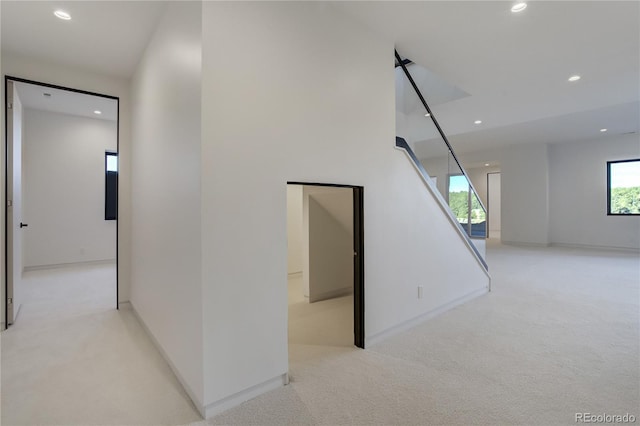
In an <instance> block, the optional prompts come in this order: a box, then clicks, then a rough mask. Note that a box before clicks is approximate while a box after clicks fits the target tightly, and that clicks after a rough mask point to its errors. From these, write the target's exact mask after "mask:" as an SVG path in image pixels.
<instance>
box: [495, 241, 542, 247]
mask: <svg viewBox="0 0 640 426" xmlns="http://www.w3.org/2000/svg"><path fill="white" fill-rule="evenodd" d="M501 243H502V244H506V245H508V246H517V247H549V243H529V242H524V241H505V240H502V241H501Z"/></svg>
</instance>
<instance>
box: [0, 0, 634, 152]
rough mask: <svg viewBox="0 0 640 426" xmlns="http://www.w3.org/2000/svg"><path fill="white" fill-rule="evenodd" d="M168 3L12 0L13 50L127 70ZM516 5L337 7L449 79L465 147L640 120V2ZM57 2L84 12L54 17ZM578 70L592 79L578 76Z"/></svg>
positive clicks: (594, 132)
mask: <svg viewBox="0 0 640 426" xmlns="http://www.w3.org/2000/svg"><path fill="white" fill-rule="evenodd" d="M165 4H166V3H165V2H163V1H8V0H2V1H0V15H1V38H2V49H3V51H6V52H17V53H20V54H22V55H27V56H35V57H39V58H42V59H46V60H49V61H53V62H58V63H62V64H67V65H71V66H76V67H80V68H83V69H87V70H92V71H95V72H99V73H103V74H109V75H114V76H121V77H125V78H128V77H130V76H131V75H132V73H133V72H134V70H135V67H136V65H137V63H138V60H139V58H140V55H141V53H142V52H143V50H144V48H145V46H146V45H147V43H148V41H149V39H150V37H151V34H152V32H153V30H154V27H155V25H156V23H157V21H158V19H159V17H160V15H161V13H162V11H163V9H164V6H165ZM511 4H512V3H511V2H507V1H408V2H394V1H387V2H376V1H373V2H369V1H363V2H360V1H354V2H335V3H331V7H335V8H336V9H338V10H339V11H341V12H343V13H346V14H348V15H350V16H351V17H352V18H353V19H355V20H357V21H360V22H361V23H363V24H364V25H366V26H368V27H370V28H371V29H372V30H373V31H374V32H376V33H377V34H378V36H379V37H382V38H384V39H387V40H390V41H392V42H393V44H394V45H395V46H396V47H397V49H398V51H399V52H400V54H401V55H402V56H403V57H407V58H410V59H412V60H413V61H414V62H416V64H417V66H422V67H424V68H426V69H427V70H428V73H430V74H431V75H432V76H435V77H437V78H439V79H440V82H439V83H438V85H437V88H436V89H437V90H441V92H439V93H433V94H432V98H433V99H434V101H433V105H432V109H433V110H434V112H435V115H436V117H437V118H438V121H439V122H440V124H441V126H442V128H443V129H444V131H445V133H446V134H447V135H448V136H449V138H450V140H451V141H452V144H453V145H454V148H456V147H457V146H458V148H459V149H460V150H464V151H468V150H481V149H484V148H485V147H487V146H501V145H506V144H512V143H524V142H563V141H569V140H579V139H589V138H595V137H601V136H602V135H601V134H599V133H598V132H599V129H600V128H602V127H606V128H609V129H610V131H609V132H608V133H607V134H608V135H614V134H616V133H627V132H629V131H636V132H637V131H638V130H640V129H639V128H640V119H639V117H638V102H639V100H640V78H639V76H640V2H638V1H536V0H534V1H529V2H528V5H529V6H528V8H527V9H526V10H525V11H524V12H522V13H519V14H513V13H511V12H510V10H509V9H510V6H511ZM58 8H59V9H64V10H66V11H67V12H69V13H70V14H71V15H72V17H73V19H72V20H71V21H61V20H59V19H56V18H55V17H53V11H54V10H55V9H58ZM390 56H391V52H390ZM389 60H390V62H391V60H392V59H391V57H390V59H389ZM572 74H580V75H581V76H582V79H581V80H580V81H578V82H576V83H571V84H570V83H568V82H567V78H568V77H569V76H570V75H572ZM438 88H439V89H438ZM436 89H433V90H436ZM425 95H426V97H427V101H429V99H430V98H429V94H425ZM478 119H480V120H482V121H483V123H482V124H481V125H475V124H473V122H474V120H478Z"/></svg>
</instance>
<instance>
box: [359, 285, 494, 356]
mask: <svg viewBox="0 0 640 426" xmlns="http://www.w3.org/2000/svg"><path fill="white" fill-rule="evenodd" d="M487 293H489V287H485V288H481V289H478V290H474V291H472V292H471V293H469V294H467V295H465V296H462V297H459V298H457V299H455V300H453V301H451V302H449V303H447V304H445V305H442V306H440V307H438V308H435V309H432V310H430V311H428V312H425V313H424V314H421V315H419V316H417V317H415V318H412V319H410V320H408V321H405V322H402V323H400V324H398V325H396V326H393V327H391V328H388V329H386V330H384V331H381V332H379V333H376V334H373V335H371V336H367V337H365V342H366V344H365V347H367V348H368V347H370V346H373V345H375V344H377V343H380V342H381V341H383V340H385V339H387V338H389V337H391V336H393V335H395V334H398V333H402V332H403V331H407V330H409V329H411V328H413V327H415V326H417V325H420V324H422V323H423V322H425V321H427V320H429V319H431V318H434V317H436V316H438V315H440V314H442V313H444V312H446V311H448V310H450V309H453V308H455V307H456V306H458V305H462V304H463V303H466V302H468V301H470V300H472V299H475V298H476V297H480V296H482V295H484V294H487Z"/></svg>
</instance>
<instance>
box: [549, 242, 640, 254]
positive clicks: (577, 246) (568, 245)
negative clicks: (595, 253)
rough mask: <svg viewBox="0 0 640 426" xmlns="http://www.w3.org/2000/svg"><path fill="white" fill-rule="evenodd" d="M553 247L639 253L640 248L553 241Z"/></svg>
mask: <svg viewBox="0 0 640 426" xmlns="http://www.w3.org/2000/svg"><path fill="white" fill-rule="evenodd" d="M551 246H552V247H564V248H575V249H585V250H606V251H624V252H629V253H638V252H640V248H633V247H612V246H594V245H590V244H573V243H551Z"/></svg>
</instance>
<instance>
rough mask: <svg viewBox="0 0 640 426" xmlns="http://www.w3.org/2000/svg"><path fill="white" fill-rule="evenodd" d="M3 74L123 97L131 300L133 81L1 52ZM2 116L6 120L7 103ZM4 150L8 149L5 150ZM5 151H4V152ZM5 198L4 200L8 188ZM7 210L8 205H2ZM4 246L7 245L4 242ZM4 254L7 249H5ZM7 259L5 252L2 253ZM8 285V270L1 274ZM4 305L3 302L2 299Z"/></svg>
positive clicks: (122, 233) (123, 288) (123, 266)
mask: <svg viewBox="0 0 640 426" xmlns="http://www.w3.org/2000/svg"><path fill="white" fill-rule="evenodd" d="M1 56H2V57H1V65H2V75H3V76H5V75H10V76H12V77H21V78H25V79H28V80H34V81H38V82H43V83H50V84H55V85H59V86H64V87H70V88H74V89H80V90H86V91H89V92H94V93H100V94H104V95H110V96H116V97H118V98H119V108H120V120H119V143H120V147H119V172H118V232H119V237H118V244H119V246H118V251H119V259H118V286H119V299H120V301H121V302H124V301H128V300H129V280H130V271H131V269H130V268H131V252H130V246H131V196H130V189H131V185H130V179H131V178H130V176H131V175H130V171H131V165H130V161H131V149H130V147H131V144H130V142H131V139H130V120H129V111H130V108H129V85H128V82H127V81H126V80H125V79H122V78H116V77H111V76H105V75H101V74H97V73H93V72H86V71H83V70H81V69H77V68H70V67H66V66H60V65H57V64H54V63H50V62H46V61H41V60H35V59H33V58H29V57H26V56H20V55H16V54H8V53H6V52H4V51H3V52H2V55H1ZM0 97H2V98H3V97H4V84H0ZM1 108H2V110H1V112H0V116H1V117H3V118H2V120H3V123H4V103H3V105H2V107H1ZM1 133H2V136H1V137H2V141H3V142H2V144H3V146H4V124H3V127H2V132H1ZM3 151H4V150H3ZM3 155H4V152H3ZM0 164H1V166H0V167H2V169H1V171H0V179H1V180H2V181H1V182H0V187H4V164H5V162H4V158H3V159H2V161H0ZM0 192H2V195H0V197H1V200H0V201H1V202H2V203H4V202H5V201H4V192H3V191H0ZM0 210H4V209H0ZM0 234H1V235H2V239H4V227H0ZM0 246H4V245H0ZM2 250H4V248H3V249H2ZM2 254H4V252H2ZM0 259H4V255H2V256H0ZM0 277H1V279H2V284H0V287H2V288H4V274H0ZM0 305H2V303H0Z"/></svg>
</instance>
